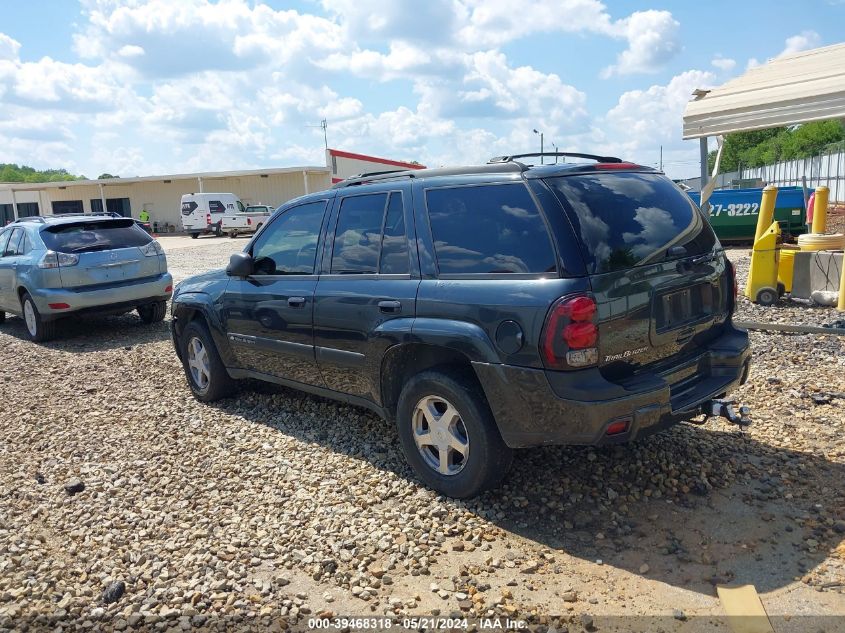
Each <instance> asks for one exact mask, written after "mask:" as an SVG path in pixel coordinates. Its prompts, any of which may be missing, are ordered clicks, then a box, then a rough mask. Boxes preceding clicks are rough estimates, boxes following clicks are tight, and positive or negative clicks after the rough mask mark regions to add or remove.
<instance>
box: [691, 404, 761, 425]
mask: <svg viewBox="0 0 845 633" xmlns="http://www.w3.org/2000/svg"><path fill="white" fill-rule="evenodd" d="M734 404H735V401H734V400H723V399H719V398H717V399H714V400H710V401H709V402H706V403H704V404H703V405H702V407H701V412H702V413H703V414H704V415H705V416H707V417H719V418H725V419H726V420H727V421H728V422H730V423H731V424H736V425H738V426H749V425H750V424H751V409H750V408H749V407H746V406H741V407H739V413H738V414H737V412H736V411H735V410H734V407H733V405H734Z"/></svg>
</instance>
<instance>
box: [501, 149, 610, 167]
mask: <svg viewBox="0 0 845 633" xmlns="http://www.w3.org/2000/svg"><path fill="white" fill-rule="evenodd" d="M531 156H564V157H566V156H570V157H571V158H589V159H591V160H594V161H597V162H599V163H621V162H622V159H621V158H617V157H616V156H599V155H597V154H582V153H581V152H531V153H529V154H510V155H507V156H494V157H493V158H491V159H490V160H489V161H487V164H488V165H489V164H492V163H515V162H517V161H516V159H517V158H528V157H531Z"/></svg>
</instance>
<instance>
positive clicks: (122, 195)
mask: <svg viewBox="0 0 845 633" xmlns="http://www.w3.org/2000/svg"><path fill="white" fill-rule="evenodd" d="M326 164H327V166H325V167H323V166H306V167H284V168H276V169H254V170H245V171H225V172H209V173H198V174H174V175H169V176H144V177H138V178H115V179H104V180H71V181H65V182H46V183H22V182H16V183H0V226H3V225H5V224H8V223H9V222H11V221H13V220H15V219H16V218H21V217H27V216H31V215H53V214H61V213H92V212H99V211H102V210H103V209H104V208H105V209H106V210H107V211H112V212H115V213H119V214H121V215H125V216H127V217H134V218H137V217H138V214H140V213H141V211H142V210H146V211H147V212H148V213H149V214H150V220H151V222H153V223H154V225H155V229H156V231H157V232H160V233H167V232H178V231H181V230H182V223H181V216H180V202H181V198H182V195H183V194H186V193H197V192H221V193H222V192H225V193H234V194H236V195H237V196H238V197H240V199H241V201H242V202H243V203H244V204H246V205H249V204H267V205H270V206H273V207H276V206H279V205H281V204H283V203H285V202H287V201H288V200H291V199H292V198H296V197H298V196H301V195H304V194H306V193H311V192H313V191H322V190H323V189H328V188H329V187H330V186H331V184H332V182H337V181H338V180H341V179H343V178H348V177H349V176H352V175H355V174H358V173H361V172H367V171H384V170H386V169H411V168H421V167H422V166H421V165H418V164H416V163H403V162H399V161H393V160H389V159H386V158H379V157H376V156H365V155H363V154H352V153H350V152H342V151H340V150H335V149H328V150H326Z"/></svg>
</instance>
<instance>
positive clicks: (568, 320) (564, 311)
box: [540, 295, 599, 369]
mask: <svg viewBox="0 0 845 633" xmlns="http://www.w3.org/2000/svg"><path fill="white" fill-rule="evenodd" d="M596 312H597V306H596V302H595V300H594V299H593V298H592V297H590V296H588V295H575V296H569V297H562V298H561V299H558V300H557V301H556V302H555V303H554V304H553V305H552V307H551V309H550V310H549V314H548V315H547V316H546V323H545V325H544V326H543V334H542V336H541V338H540V355H541V356H542V358H543V364H544V365H545V366H546V368H548V369H581V368H582V367H589V366H592V365H595V364H597V363H598V359H599V351H598V340H599V330H598V327H597V326H596Z"/></svg>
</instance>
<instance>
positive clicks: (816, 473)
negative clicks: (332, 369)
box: [217, 382, 845, 595]
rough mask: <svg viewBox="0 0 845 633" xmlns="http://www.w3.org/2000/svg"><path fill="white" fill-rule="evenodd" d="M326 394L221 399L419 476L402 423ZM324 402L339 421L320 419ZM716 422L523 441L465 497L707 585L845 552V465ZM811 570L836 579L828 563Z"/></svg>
mask: <svg viewBox="0 0 845 633" xmlns="http://www.w3.org/2000/svg"><path fill="white" fill-rule="evenodd" d="M325 402H327V401H322V400H320V399H319V398H313V397H311V396H308V395H305V394H302V393H299V392H296V391H291V390H287V389H284V388H282V387H276V386H272V385H266V384H263V383H262V384H260V385H259V384H256V383H252V382H249V383H247V384H245V385H244V391H243V392H242V395H241V397H240V398H239V399H230V400H225V401H222V402H221V403H219V404H218V405H217V406H218V407H219V408H220V409H221V410H223V411H225V412H227V413H231V414H236V415H239V416H244V417H246V418H247V419H250V420H252V421H253V422H256V423H261V424H266V425H267V426H270V427H271V428H273V429H275V430H278V431H280V432H282V433H284V434H286V435H289V436H292V437H295V438H296V439H298V440H301V441H303V442H309V443H310V442H317V443H320V444H322V445H323V446H326V447H327V448H329V449H331V450H333V451H337V452H339V453H342V454H346V455H348V456H350V457H353V458H356V459H362V460H366V461H368V462H370V463H371V464H372V465H373V466H374V467H375V468H379V469H382V470H388V471H392V472H394V473H395V474H397V475H398V476H400V477H402V478H405V479H408V480H409V481H415V479H414V478H413V473H412V472H411V471H410V468H409V467H408V466H407V465H406V463H405V459H404V457H403V455H402V452H401V449H400V448H399V444H398V439H397V436H396V432H395V430H394V429H393V427H392V425H390V424H389V423H387V422H385V421H383V420H380V419H379V418H377V417H375V416H374V415H372V414H370V413H369V412H366V411H364V410H361V409H357V408H353V407H349V406H346V405H342V404H335V403H331V404H328V405H326V404H325ZM324 406H329V407H336V411H334V412H333V413H332V415H331V418H334V419H335V420H336V421H337V423H338V426H337V427H335V426H334V425H332V424H330V423H329V422H326V423H325V424H323V423H320V422H315V419H316V418H317V415H319V408H320V407H324ZM280 410H286V411H287V413H285V414H282V415H281V416H279V415H278V413H277V412H279V411H280ZM315 411H317V415H314V412H315ZM297 412H303V415H297V414H296V413H297ZM306 412H307V413H306ZM320 417H322V416H320ZM351 418H355V419H354V420H353V419H351ZM344 419H346V420H349V421H350V423H349V424H343V423H342V422H341V421H342V420H344ZM271 420H272V421H271ZM714 424H720V425H721V423H713V422H711V423H709V424H708V425H707V426H706V427H699V426H692V425H679V426H676V427H674V428H672V429H670V430H668V431H666V432H664V433H662V434H660V435H656V436H653V437H650V438H647V439H644V440H642V441H640V442H636V443H634V444H632V445H628V446H615V447H605V448H591V447H544V448H537V449H526V450H521V451H519V452H518V453H517V457H516V459H515V462H514V466H513V470H512V471H511V473H510V475H509V476H508V478H507V479H506V481H505V483H504V485H503V486H502V487H501V488H500V489H498V490H495V491H491V492H488V493H486V494H484V495H483V496H481V497H479V498H478V499H473V500H469V501H465V502H454V503H455V504H456V506H457V507H460V508H466V509H468V510H469V511H471V512H473V513H475V514H477V515H478V516H480V517H483V518H484V519H487V520H488V521H491V522H492V523H493V524H495V525H497V526H499V527H501V528H502V529H504V530H507V531H508V532H511V533H514V534H517V535H519V536H521V537H523V538H526V539H530V540H531V541H534V542H536V543H538V544H540V545H543V546H546V547H548V548H551V549H554V550H558V551H562V552H565V553H567V554H569V555H571V556H575V557H578V558H581V559H584V560H586V561H591V562H596V561H601V564H603V565H609V566H613V567H616V568H619V569H624V570H626V571H628V572H631V573H633V574H640V575H645V576H647V577H648V578H650V579H652V580H658V581H662V582H665V583H668V584H670V585H673V586H678V587H683V588H685V589H688V590H692V591H697V592H700V593H704V594H707V595H714V593H715V591H714V585H716V584H719V583H750V584H753V585H755V587H756V588H757V590H758V591H759V592H761V593H762V592H767V591H772V590H774V589H777V588H780V587H784V586H786V585H787V584H789V583H791V582H793V581H794V580H796V578H800V577H802V576H804V575H805V574H806V573H808V572H811V570H813V569H814V568H816V567H817V566H818V565H819V564H820V563H821V562H822V561H824V560H825V559H826V558H827V557H828V555H829V553H830V551H832V550H833V549H835V548H837V547H838V548H840V551H842V552H843V553H845V549H842V548H843V547H844V546H843V540H845V534H842V533H841V532H838V531H837V530H836V529H835V528H838V529H839V530H842V529H843V528H845V523H843V521H845V489H844V488H843V486H842V482H843V481H845V467H843V465H841V464H836V463H833V462H830V461H828V460H827V459H825V457H824V456H823V455H814V454H810V453H804V452H799V451H793V450H789V449H787V448H779V447H775V446H772V445H769V444H765V443H761V442H759V441H756V440H754V439H752V438H751V437H750V436H749V435H748V434H740V433H739V432H738V431H734V430H726V429H729V428H730V427H728V426H727V425H721V426H720V428H721V430H714V428H713V425H714ZM351 425H354V426H355V428H354V429H350V428H349V427H350V426H351ZM397 501H398V500H397ZM384 502H385V503H390V500H385V501H384ZM837 512H838V513H840V514H839V515H836V513H837ZM836 521H839V523H835V522H836ZM645 565H647V566H648V567H647V568H646V567H644V566H645ZM822 569H823V568H822ZM817 571H818V570H817ZM830 573H831V574H833V576H834V578H835V577H836V570H832V571H830ZM840 573H841V571H840ZM811 580H812V583H813V584H814V585H817V586H821V587H825V585H826V583H825V578H824V574H823V573H822V574H821V575H819V574H816V576H815V577H813V578H812V579H811ZM839 581H840V582H841V577H840V578H839ZM827 586H828V587H833V588H835V587H836V586H837V583H836V582H833V583H830V582H829V581H828V582H827Z"/></svg>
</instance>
